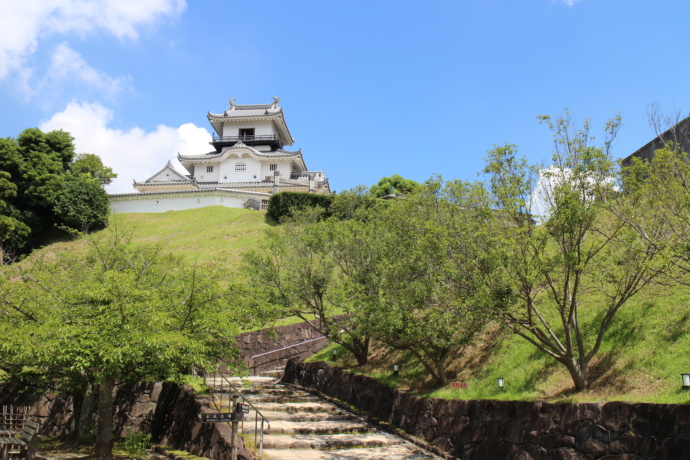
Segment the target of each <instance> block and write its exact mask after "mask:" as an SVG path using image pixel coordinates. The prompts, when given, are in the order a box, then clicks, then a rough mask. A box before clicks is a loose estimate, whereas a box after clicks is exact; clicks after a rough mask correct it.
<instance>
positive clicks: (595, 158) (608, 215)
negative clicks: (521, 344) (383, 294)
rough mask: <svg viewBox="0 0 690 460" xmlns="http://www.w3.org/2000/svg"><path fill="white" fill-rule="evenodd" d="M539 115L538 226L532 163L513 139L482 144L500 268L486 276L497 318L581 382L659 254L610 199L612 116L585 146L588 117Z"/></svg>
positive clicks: (659, 263)
mask: <svg viewBox="0 0 690 460" xmlns="http://www.w3.org/2000/svg"><path fill="white" fill-rule="evenodd" d="M541 121H542V122H543V123H546V124H547V126H548V127H549V128H550V130H551V132H552V133H553V135H554V146H555V149H554V154H553V163H554V165H555V167H554V168H552V169H551V170H550V172H549V175H550V177H549V179H550V184H551V185H550V186H549V187H548V189H547V190H546V193H545V195H544V197H545V198H544V199H545V200H546V201H547V208H548V209H549V212H548V215H547V216H545V220H544V224H543V225H538V224H537V222H536V221H535V219H534V218H533V217H532V216H531V215H530V213H529V210H530V202H529V200H530V196H531V190H532V188H533V184H534V181H533V177H534V172H535V169H534V167H531V166H530V165H528V164H527V162H526V161H525V160H524V159H518V158H517V157H516V148H515V147H514V146H510V145H507V146H503V147H497V148H495V149H493V150H491V151H490V152H489V157H488V164H487V167H486V169H485V171H484V172H485V173H486V174H488V176H489V179H490V184H491V192H492V200H493V202H492V205H491V207H488V208H487V211H489V210H491V212H493V213H495V215H496V218H495V219H492V223H493V229H492V232H491V233H492V234H493V235H495V237H494V238H493V241H492V243H491V248H492V249H491V250H492V251H495V252H496V257H497V260H500V261H501V267H502V270H500V271H493V272H492V275H491V276H490V277H489V278H488V281H489V282H490V283H491V285H492V286H491V287H492V290H493V293H492V301H493V302H494V303H495V304H496V306H497V307H498V311H499V313H500V315H501V317H502V318H503V319H504V321H505V324H506V325H507V326H508V327H510V328H511V329H512V330H513V332H515V333H516V334H518V335H520V336H521V337H523V338H524V339H526V340H527V341H529V342H530V343H532V344H533V345H534V346H535V347H537V348H538V349H539V350H541V351H542V352H544V353H546V354H548V355H549V356H551V357H552V358H554V359H555V360H557V361H558V362H560V363H561V364H563V365H564V366H565V367H566V368H567V369H568V371H569V373H570V375H571V377H572V379H573V383H574V385H575V389H576V390H582V389H585V388H587V387H588V385H589V377H588V368H589V364H590V362H591V361H592V359H593V358H594V356H595V355H596V354H597V352H598V351H599V348H600V346H601V343H602V341H603V340H604V337H605V334H606V331H607V330H608V329H609V327H610V326H611V322H612V320H613V318H614V316H615V315H616V313H617V312H618V311H619V310H620V308H621V307H623V305H624V304H625V303H626V302H627V301H628V300H629V299H630V298H631V297H633V296H634V295H635V294H637V293H638V292H639V291H640V290H641V289H643V288H644V287H645V286H646V285H647V284H648V283H649V282H650V281H651V280H652V279H653V278H654V277H655V276H657V275H658V273H659V271H660V270H662V269H663V258H661V257H657V255H658V252H659V251H658V247H657V246H655V245H654V244H650V242H649V241H646V240H645V239H644V238H641V237H640V236H639V234H638V233H637V232H635V231H633V230H634V229H633V228H632V226H631V225H629V224H628V223H627V222H625V221H623V220H621V219H618V218H616V215H615V214H614V213H612V212H611V210H610V209H611V206H610V205H609V204H608V203H611V202H612V200H615V199H616V197H617V196H619V194H618V193H617V192H616V190H615V189H614V187H613V185H614V184H615V182H616V181H615V176H614V167H613V161H612V158H611V155H610V146H611V141H612V140H613V138H614V137H615V134H616V132H617V130H618V127H619V125H620V120H619V119H618V118H616V119H613V120H611V121H609V122H608V123H607V125H606V128H605V131H606V135H607V136H606V139H605V141H604V143H603V145H602V146H601V147H594V146H591V145H590V142H591V141H592V139H593V138H592V137H591V136H590V133H589V123H588V122H585V123H584V125H583V126H582V127H580V128H577V127H575V125H574V123H573V121H572V118H571V116H570V114H568V113H566V115H565V116H563V117H558V118H555V119H552V118H550V117H541Z"/></svg>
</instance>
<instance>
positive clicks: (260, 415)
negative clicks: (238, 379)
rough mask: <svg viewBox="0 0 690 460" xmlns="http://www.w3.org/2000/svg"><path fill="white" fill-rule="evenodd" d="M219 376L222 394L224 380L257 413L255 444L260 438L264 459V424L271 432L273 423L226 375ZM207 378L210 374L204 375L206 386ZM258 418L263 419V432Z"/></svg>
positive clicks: (260, 448)
mask: <svg viewBox="0 0 690 460" xmlns="http://www.w3.org/2000/svg"><path fill="white" fill-rule="evenodd" d="M219 375H220V377H221V379H222V380H221V385H220V391H221V394H222V393H223V380H225V382H226V383H227V384H228V387H229V388H231V389H232V391H234V392H235V393H236V394H237V395H238V396H239V397H240V398H242V399H243V400H244V402H246V403H247V404H248V405H249V406H250V407H251V408H252V409H254V413H255V415H254V444H257V442H256V438H257V436H259V443H258V444H259V458H263V453H264V422H266V425H268V429H269V430H270V429H271V422H270V421H269V420H268V419H267V418H266V417H265V416H264V414H262V413H261V412H259V409H257V408H256V407H255V406H254V404H252V403H251V402H250V401H249V400H248V399H247V398H245V397H244V395H243V394H242V393H241V392H240V391H238V390H237V388H236V387H235V385H233V384H232V382H230V380H228V378H227V377H225V375H224V374H222V373H221V374H219ZM207 376H208V374H207V373H204V384H206V385H208V384H207V383H206V378H207ZM215 379H216V374H213V380H214V382H215ZM228 404H229V402H228ZM222 406H223V400H222V396H221V407H222ZM257 416H259V417H261V430H259V429H258V422H259V420H258V417H257ZM243 424H244V422H243ZM233 442H234V440H233Z"/></svg>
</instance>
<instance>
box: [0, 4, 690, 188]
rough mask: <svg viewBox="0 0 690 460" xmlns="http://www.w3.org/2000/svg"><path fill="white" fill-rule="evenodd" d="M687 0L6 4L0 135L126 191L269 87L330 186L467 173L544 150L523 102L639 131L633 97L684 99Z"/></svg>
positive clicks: (193, 148) (620, 143)
mask: <svg viewBox="0 0 690 460" xmlns="http://www.w3.org/2000/svg"><path fill="white" fill-rule="evenodd" d="M688 20H690V2H688V1H687V0H668V1H655V2H652V1H650V0H579V1H574V0H570V1H564V0H474V1H466V0H454V1H426V2H422V1H406V0H398V1H387V0H379V1H371V0H369V1H360V0H351V1H348V2H330V1H311V0H295V1H292V2H286V1H256V2H235V1H232V0H224V1H204V0H194V1H188V2H185V1H184V0H107V1H106V0H103V1H90V0H41V1H40V2H33V1H26V0H4V1H3V2H2V3H0V106H1V107H2V109H3V110H1V111H0V136H1V137H14V136H16V135H17V134H18V133H19V132H21V131H22V130H23V129H25V128H28V127H36V126H37V127H40V128H42V129H57V128H63V129H66V130H68V131H70V132H71V133H72V134H73V135H74V136H75V138H76V145H77V149H78V151H80V152H91V153H96V154H99V155H101V157H102V158H103V159H104V162H105V163H106V164H109V165H111V166H113V167H114V169H115V172H117V173H118V174H119V175H120V177H119V178H118V180H117V181H116V182H115V183H114V184H113V185H112V186H111V187H110V188H109V191H111V192H131V191H134V190H133V188H132V187H131V183H132V179H138V180H143V179H146V178H147V177H149V176H150V175H151V174H153V173H155V172H156V171H157V170H159V169H160V168H162V167H163V166H164V165H165V163H166V162H167V161H168V160H174V158H175V157H176V155H177V153H178V152H182V153H187V154H193V153H204V152H206V151H209V150H210V148H209V146H208V144H207V142H208V138H209V136H210V132H211V127H210V125H209V124H208V122H207V120H206V113H207V112H208V111H211V112H215V113H219V112H222V111H224V110H225V109H226V108H227V106H228V100H229V99H230V98H232V97H235V98H236V101H237V103H238V104H257V103H268V102H271V101H272V97H273V96H274V95H278V96H280V100H281V105H282V106H283V108H284V111H285V116H286V121H287V123H288V126H289V127H290V130H291V132H292V134H293V136H294V137H295V139H296V140H297V142H296V144H295V145H294V146H293V147H292V148H301V149H302V151H303V153H304V157H305V160H306V163H307V166H308V167H309V168H310V169H312V170H324V171H325V172H326V175H327V176H328V177H329V179H330V181H331V187H332V188H333V189H335V190H337V191H341V190H343V189H348V188H352V187H354V186H356V185H358V184H365V185H371V184H373V183H375V182H376V181H377V180H378V179H379V178H381V177H382V176H388V175H392V174H401V175H402V176H404V177H407V178H411V179H415V180H418V181H424V180H425V179H427V178H428V177H429V176H430V175H432V174H434V173H438V174H441V175H443V176H444V177H445V178H447V179H456V178H457V179H476V178H477V172H478V171H480V170H481V169H482V167H483V158H484V156H485V155H486V151H487V150H489V149H491V148H492V146H493V145H495V144H496V145H502V144H504V143H511V144H517V145H518V146H519V147H520V153H521V154H523V155H526V156H527V157H528V158H529V159H530V160H531V161H533V162H538V163H542V162H543V163H548V160H549V158H550V155H551V135H550V133H549V132H548V131H547V129H546V128H545V127H544V126H542V125H539V123H538V122H537V118H536V117H537V115H542V114H554V115H555V114H559V113H562V112H563V110H564V109H565V108H566V107H567V108H569V109H570V110H571V112H572V113H573V114H574V116H575V118H576V119H579V120H582V119H584V118H590V119H591V120H592V124H593V126H594V127H596V128H598V127H601V126H603V124H604V123H605V121H606V120H607V119H608V118H610V117H612V116H613V115H614V114H615V113H616V112H620V113H621V114H622V116H623V121H624V125H623V128H622V129H621V131H620V133H619V136H618V138H617V141H616V143H615V145H614V153H615V154H616V155H617V156H618V157H621V158H622V157H625V156H627V155H628V154H630V153H632V151H634V150H636V149H637V148H639V147H641V146H642V145H643V144H645V143H646V142H647V141H649V140H650V139H651V138H652V137H653V136H654V132H653V130H652V129H651V128H650V127H649V126H648V125H647V123H646V121H645V116H644V115H645V110H646V108H647V106H648V105H649V104H651V103H658V104H659V105H660V106H661V108H662V110H664V111H669V112H670V111H674V110H679V111H680V112H681V113H684V114H685V113H687V112H688V110H690V103H689V101H690V85H689V84H688V75H690V54H689V53H688V52H687V49H688V47H687V44H688V37H687V32H686V29H687V23H688Z"/></svg>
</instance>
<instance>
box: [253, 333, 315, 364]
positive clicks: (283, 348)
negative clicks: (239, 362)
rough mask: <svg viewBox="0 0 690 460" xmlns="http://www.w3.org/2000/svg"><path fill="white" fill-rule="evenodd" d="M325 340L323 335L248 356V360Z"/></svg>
mask: <svg viewBox="0 0 690 460" xmlns="http://www.w3.org/2000/svg"><path fill="white" fill-rule="evenodd" d="M326 338H327V337H326V336H325V335H322V336H321V337H317V338H315V339H309V340H304V341H303V342H299V343H294V344H292V345H288V346H287V347H282V348H276V349H275V350H271V351H266V352H264V353H259V354H258V355H254V356H250V358H252V359H254V358H258V357H259V356H264V355H268V354H271V353H275V352H276V351H282V350H287V349H288V348H294V347H298V346H300V345H303V344H305V343H309V342H314V341H316V340H321V339H326Z"/></svg>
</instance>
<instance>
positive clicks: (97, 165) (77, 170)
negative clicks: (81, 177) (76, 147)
mask: <svg viewBox="0 0 690 460" xmlns="http://www.w3.org/2000/svg"><path fill="white" fill-rule="evenodd" d="M70 172H71V173H72V174H88V175H89V176H91V177H93V178H94V179H97V180H98V181H99V182H100V183H101V184H102V185H108V184H110V183H111V182H112V181H113V179H115V178H117V174H115V173H114V172H113V169H112V168H108V167H107V166H105V165H103V161H102V160H101V157H99V156H98V155H95V154H93V153H78V154H77V155H76V156H75V157H74V161H73V162H72V165H71V166H70Z"/></svg>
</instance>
